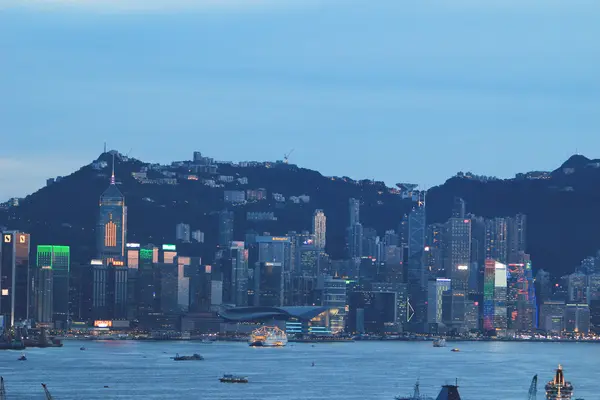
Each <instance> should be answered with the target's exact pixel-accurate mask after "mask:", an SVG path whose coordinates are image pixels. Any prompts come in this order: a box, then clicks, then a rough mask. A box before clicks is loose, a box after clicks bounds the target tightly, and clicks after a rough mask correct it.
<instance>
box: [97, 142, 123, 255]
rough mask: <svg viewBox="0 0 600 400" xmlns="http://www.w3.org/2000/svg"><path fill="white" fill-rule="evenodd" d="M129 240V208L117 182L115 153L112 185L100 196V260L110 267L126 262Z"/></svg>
mask: <svg viewBox="0 0 600 400" xmlns="http://www.w3.org/2000/svg"><path fill="white" fill-rule="evenodd" d="M126 238H127V207H126V206H125V197H124V196H123V194H122V193H121V191H120V190H119V188H118V187H117V184H116V181H115V155H114V153H113V160H112V173H111V176H110V185H108V188H106V190H105V191H104V193H102V195H101V196H100V212H99V215H98V224H97V226H96V250H97V254H98V258H100V259H102V261H103V262H104V263H105V264H106V265H108V264H110V263H111V262H112V261H115V260H119V261H124V256H125V243H126V241H127V240H126Z"/></svg>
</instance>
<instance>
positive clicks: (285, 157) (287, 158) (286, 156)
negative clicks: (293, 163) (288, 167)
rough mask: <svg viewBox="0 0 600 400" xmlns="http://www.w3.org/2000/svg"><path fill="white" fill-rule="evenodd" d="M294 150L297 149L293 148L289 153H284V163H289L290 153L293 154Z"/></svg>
mask: <svg viewBox="0 0 600 400" xmlns="http://www.w3.org/2000/svg"><path fill="white" fill-rule="evenodd" d="M294 150H295V149H291V150H290V151H288V153H287V154H284V155H283V162H284V163H286V164H287V163H288V160H289V158H290V155H291V154H292V153H293V152H294Z"/></svg>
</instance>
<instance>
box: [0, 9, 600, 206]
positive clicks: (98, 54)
mask: <svg viewBox="0 0 600 400" xmlns="http://www.w3.org/2000/svg"><path fill="white" fill-rule="evenodd" d="M598 21H600V2H598V1H597V0H589V1H584V0H573V1H568V2H567V1H554V0H545V1H541V0H540V1H533V0H521V1H516V0H488V1H485V2H484V1H480V0H479V1H476V0H454V1H441V0H440V1H428V0H419V1H416V0H415V1H411V0H406V1H404V0H402V1H400V0H377V1H373V0H371V1H367V0H364V1H358V0H219V1H217V0H194V1H192V0H103V1H101V0H50V1H48V0H46V1H42V0H3V1H2V2H1V3H0V132H2V141H1V143H2V145H1V146H0V168H1V170H2V171H3V173H2V174H0V200H4V199H6V198H8V197H11V196H23V195H26V194H28V193H31V192H32V191H35V190H36V189H37V188H39V187H40V186H42V185H43V184H44V182H45V178H46V177H51V176H55V175H63V174H68V173H70V172H72V171H73V170H75V169H77V168H79V167H80V166H81V165H83V164H87V163H89V162H90V161H91V160H93V159H95V158H96V157H97V156H98V155H99V154H100V152H101V151H102V147H103V143H104V142H105V141H106V142H108V146H109V148H116V149H118V150H120V151H121V152H123V153H127V152H129V150H130V149H132V151H131V155H132V156H134V157H136V158H140V159H142V160H147V161H153V162H168V161H170V160H180V159H189V158H191V153H192V151H193V150H200V151H202V152H203V153H205V154H206V155H210V156H212V157H215V158H216V159H220V160H276V159H281V158H282V157H283V154H284V153H285V152H287V151H289V150H290V149H292V148H294V149H295V151H294V153H293V154H292V156H291V157H290V160H291V162H294V163H297V164H299V165H300V166H303V167H307V168H311V169H316V170H319V171H321V172H322V173H323V174H326V175H347V176H351V177H354V178H374V179H377V180H384V181H386V182H387V183H388V184H390V185H393V184H394V183H396V182H414V183H420V184H422V185H423V186H432V185H436V184H440V183H443V182H444V181H445V179H447V178H448V177H449V176H451V175H453V174H454V173H456V172H457V171H460V170H463V171H472V172H474V173H478V174H484V175H496V176H500V177H510V176H512V175H514V173H516V172H521V171H528V170H536V169H553V168H555V167H557V166H558V165H560V163H561V162H563V161H564V160H565V159H566V158H567V157H569V156H570V155H571V154H573V153H575V151H576V149H578V150H579V152H580V153H582V154H584V155H586V156H588V157H590V158H596V157H600V112H599V110H600V72H599V71H600V50H599V48H598V38H600V24H599V23H598ZM597 149H598V150H597Z"/></svg>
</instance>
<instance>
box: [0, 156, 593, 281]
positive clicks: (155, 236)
mask: <svg viewBox="0 0 600 400" xmlns="http://www.w3.org/2000/svg"><path fill="white" fill-rule="evenodd" d="M111 160H112V155H111V154H109V153H104V154H102V155H100V157H99V158H98V160H96V161H95V162H93V163H91V164H89V165H86V166H84V167H82V168H81V169H79V170H78V171H76V172H74V173H73V174H71V175H69V176H67V177H64V178H62V179H61V180H60V181H59V182H56V183H54V184H51V185H49V186H47V187H44V188H42V189H40V190H38V191H37V192H35V193H33V194H31V195H29V196H27V197H26V198H25V199H23V200H21V202H20V205H19V207H12V208H9V209H8V210H4V211H3V212H0V225H6V226H8V227H10V228H15V229H22V230H25V231H27V232H30V233H31V234H32V242H33V244H38V243H56V244H70V245H71V246H72V247H73V250H72V251H73V258H74V259H75V260H77V261H84V260H86V259H89V258H90V257H92V256H93V255H94V229H95V223H96V217H97V214H98V199H99V196H100V194H101V193H102V191H103V190H104V189H105V188H106V186H107V185H108V182H109V177H110V172H111V171H110V165H111V163H112V161H111ZM115 164H116V165H115V168H116V177H117V181H118V182H119V188H120V190H121V191H122V192H123V194H124V195H125V197H126V203H127V206H128V218H129V223H128V229H129V231H128V241H130V242H141V243H147V242H149V243H155V244H162V243H171V242H173V241H174V240H175V225H176V224H177V223H179V222H185V223H189V224H190V225H191V227H192V229H193V230H196V229H198V230H201V231H203V232H205V240H206V243H205V244H204V245H201V246H200V245H199V246H198V247H197V249H196V250H194V251H200V252H201V253H202V255H203V256H204V257H207V262H210V261H211V257H212V254H213V253H214V248H215V245H216V241H217V233H216V232H217V216H216V215H215V212H216V211H220V210H222V209H225V208H228V209H229V210H231V211H233V212H234V213H235V226H234V228H235V233H234V238H235V239H236V240H244V234H245V232H246V231H247V230H249V229H254V230H255V231H257V232H259V233H262V232H265V231H267V232H270V233H271V234H275V235H280V234H281V235H282V234H285V233H286V232H288V231H290V230H295V231H298V232H299V231H302V230H310V229H311V228H312V226H311V224H312V214H313V212H314V210H315V209H317V208H321V209H323V210H324V211H325V214H326V216H327V251H328V253H329V254H330V255H331V257H332V258H334V259H338V258H343V257H344V246H345V239H344V235H345V228H346V226H347V224H348V220H349V213H348V199H349V198H351V197H355V198H359V199H361V211H360V218H361V222H362V223H363V226H365V227H372V228H375V229H376V230H377V231H378V233H379V235H383V234H384V232H385V230H388V229H396V230H397V229H398V225H399V223H400V220H401V217H402V215H403V214H405V213H407V212H409V211H410V209H411V207H412V206H413V203H412V201H411V200H410V199H402V197H401V196H400V195H399V194H398V190H397V189H393V188H389V187H386V186H385V185H384V184H383V183H382V182H373V181H369V180H365V181H354V180H352V179H350V178H347V177H340V178H332V177H325V176H323V175H321V174H320V173H318V172H316V171H312V170H309V169H305V168H299V167H297V166H295V165H288V164H285V163H250V164H247V165H246V164H223V163H221V164H218V168H217V173H216V174H214V173H210V172H201V171H203V169H204V168H203V167H198V166H193V165H190V164H189V163H185V162H182V163H179V164H174V165H173V166H169V167H168V168H166V167H161V168H159V167H158V166H156V165H154V166H152V165H149V164H147V163H144V162H142V161H139V160H135V159H127V158H126V157H122V156H121V155H117V157H116V163H115ZM144 168H148V171H147V172H146V174H145V178H141V177H140V175H139V174H138V176H137V179H136V177H134V176H133V173H139V172H140V171H142V170H143V169H144ZM196 170H199V171H200V172H196ZM213 172H214V171H213ZM165 174H166V175H165ZM142 175H144V174H142ZM188 175H191V176H188ZM219 176H226V177H232V178H227V179H233V182H228V183H223V182H219V180H218V177H219ZM196 178H197V180H196ZM238 178H240V180H238ZM241 178H247V184H246V183H244V182H245V180H244V179H241ZM144 179H147V180H150V181H157V180H159V179H175V180H176V182H177V184H176V185H171V184H165V183H163V184H156V183H141V181H143V180H144ZM207 179H208V180H214V181H215V183H214V184H215V185H217V186H219V185H220V184H222V185H223V186H222V187H221V186H219V187H210V186H208V185H207V184H206V182H205V180H207ZM258 188H264V189H266V190H267V195H268V197H267V200H262V201H255V202H249V203H247V204H243V205H230V204H226V203H225V202H224V190H247V189H258ZM274 193H280V194H281V195H283V196H284V197H285V198H286V201H285V202H277V201H275V200H274V198H273V194H274ZM299 195H306V196H309V197H310V200H309V201H308V202H307V203H303V202H300V203H299V204H296V203H293V202H291V201H290V200H289V198H290V197H291V196H299ZM455 196H459V197H462V198H463V199H464V200H465V201H466V203H467V211H468V212H471V213H473V214H476V215H481V216H484V217H495V216H512V215H515V214H516V213H519V212H521V213H524V214H526V215H527V217H528V232H527V241H528V252H529V253H530V254H531V255H532V259H533V263H534V268H535V269H540V268H544V269H546V270H549V271H550V272H551V273H553V274H554V275H555V276H556V275H561V274H566V273H570V272H572V270H573V268H575V267H576V266H577V265H578V264H579V262H580V261H581V260H582V259H583V258H584V257H586V256H588V255H594V254H595V253H596V251H597V250H598V249H600V229H599V228H600V160H590V159H588V158H586V157H583V156H580V155H576V156H573V157H571V158H569V159H568V160H567V161H566V162H565V163H564V164H563V165H562V166H561V167H560V168H558V169H556V170H555V171H551V172H531V173H527V174H519V175H518V176H517V177H516V178H514V179H504V180H500V179H491V178H485V177H477V176H473V175H472V174H468V173H467V174H458V175H457V176H455V177H452V178H450V179H449V180H448V181H446V182H445V183H444V184H442V185H440V186H436V187H434V188H432V189H430V190H429V192H428V195H427V219H428V223H433V222H444V221H446V220H447V219H448V218H449V216H450V212H451V206H452V203H453V199H454V197H455ZM248 211H272V212H274V214H275V216H276V217H277V221H262V222H254V221H247V220H246V213H247V212H248Z"/></svg>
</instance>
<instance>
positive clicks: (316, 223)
mask: <svg viewBox="0 0 600 400" xmlns="http://www.w3.org/2000/svg"><path fill="white" fill-rule="evenodd" d="M326 231H327V217H325V213H324V212H323V210H315V213H314V215H313V235H314V236H315V246H316V247H317V248H319V249H321V250H323V249H325V233H326Z"/></svg>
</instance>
